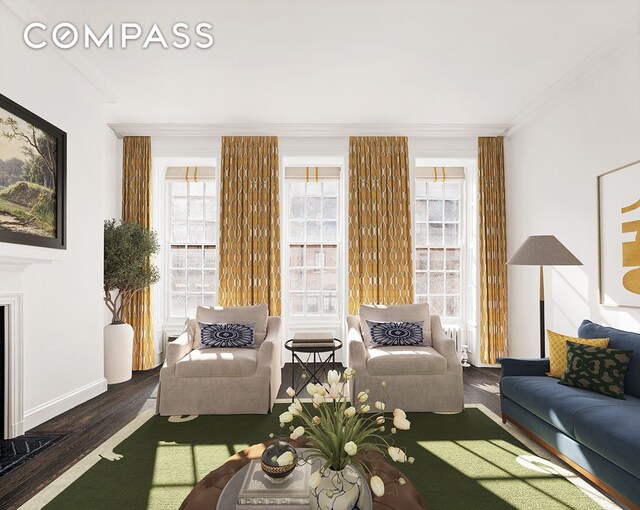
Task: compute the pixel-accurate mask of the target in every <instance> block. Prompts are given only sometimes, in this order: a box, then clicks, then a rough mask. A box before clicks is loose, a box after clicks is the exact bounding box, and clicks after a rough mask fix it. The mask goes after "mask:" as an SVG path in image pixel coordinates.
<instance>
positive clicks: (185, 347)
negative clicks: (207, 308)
mask: <svg viewBox="0 0 640 510" xmlns="http://www.w3.org/2000/svg"><path fill="white" fill-rule="evenodd" d="M189 336H190V335H189V331H188V330H187V329H185V330H184V331H183V332H182V333H181V334H180V336H179V337H178V338H176V339H175V340H174V341H173V342H169V343H168V344H167V357H166V358H165V366H167V367H168V368H173V367H174V366H175V364H176V363H177V362H178V361H180V360H181V359H182V358H184V357H185V356H186V355H187V354H189V353H190V352H191V351H192V350H193V344H192V341H191V338H190V337H189Z"/></svg>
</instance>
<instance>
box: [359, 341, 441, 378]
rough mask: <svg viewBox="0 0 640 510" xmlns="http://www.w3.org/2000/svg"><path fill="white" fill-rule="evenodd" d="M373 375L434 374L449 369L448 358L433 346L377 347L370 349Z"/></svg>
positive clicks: (368, 362) (371, 372)
mask: <svg viewBox="0 0 640 510" xmlns="http://www.w3.org/2000/svg"><path fill="white" fill-rule="evenodd" d="M368 351H369V358H368V360H367V369H368V371H369V373H370V374H371V375H434V374H444V373H446V371H447V360H446V359H445V358H444V357H443V356H441V355H440V354H439V353H438V351H436V350H435V349H434V348H433V347H399V346H393V347H377V348H375V349H368Z"/></svg>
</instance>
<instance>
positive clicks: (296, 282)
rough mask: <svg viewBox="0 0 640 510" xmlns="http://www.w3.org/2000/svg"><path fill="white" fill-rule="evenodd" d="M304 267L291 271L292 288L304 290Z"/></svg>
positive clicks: (290, 281) (290, 285) (290, 283)
mask: <svg viewBox="0 0 640 510" xmlns="http://www.w3.org/2000/svg"><path fill="white" fill-rule="evenodd" d="M303 274H304V273H303V272H302V269H293V270H291V272H290V273H289V275H290V276H289V287H290V288H291V290H304V280H303Z"/></svg>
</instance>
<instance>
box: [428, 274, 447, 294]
mask: <svg viewBox="0 0 640 510" xmlns="http://www.w3.org/2000/svg"><path fill="white" fill-rule="evenodd" d="M429 294H444V273H440V272H433V271H432V272H431V273H429Z"/></svg>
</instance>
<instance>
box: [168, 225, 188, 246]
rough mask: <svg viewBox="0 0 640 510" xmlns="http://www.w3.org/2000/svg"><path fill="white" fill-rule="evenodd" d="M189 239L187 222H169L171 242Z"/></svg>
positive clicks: (183, 241) (182, 241)
mask: <svg viewBox="0 0 640 510" xmlns="http://www.w3.org/2000/svg"><path fill="white" fill-rule="evenodd" d="M188 240H189V234H188V231H187V224H186V223H183V222H181V221H180V222H176V221H174V222H173V223H172V224H171V242H173V243H186V242H187V241H188Z"/></svg>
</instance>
